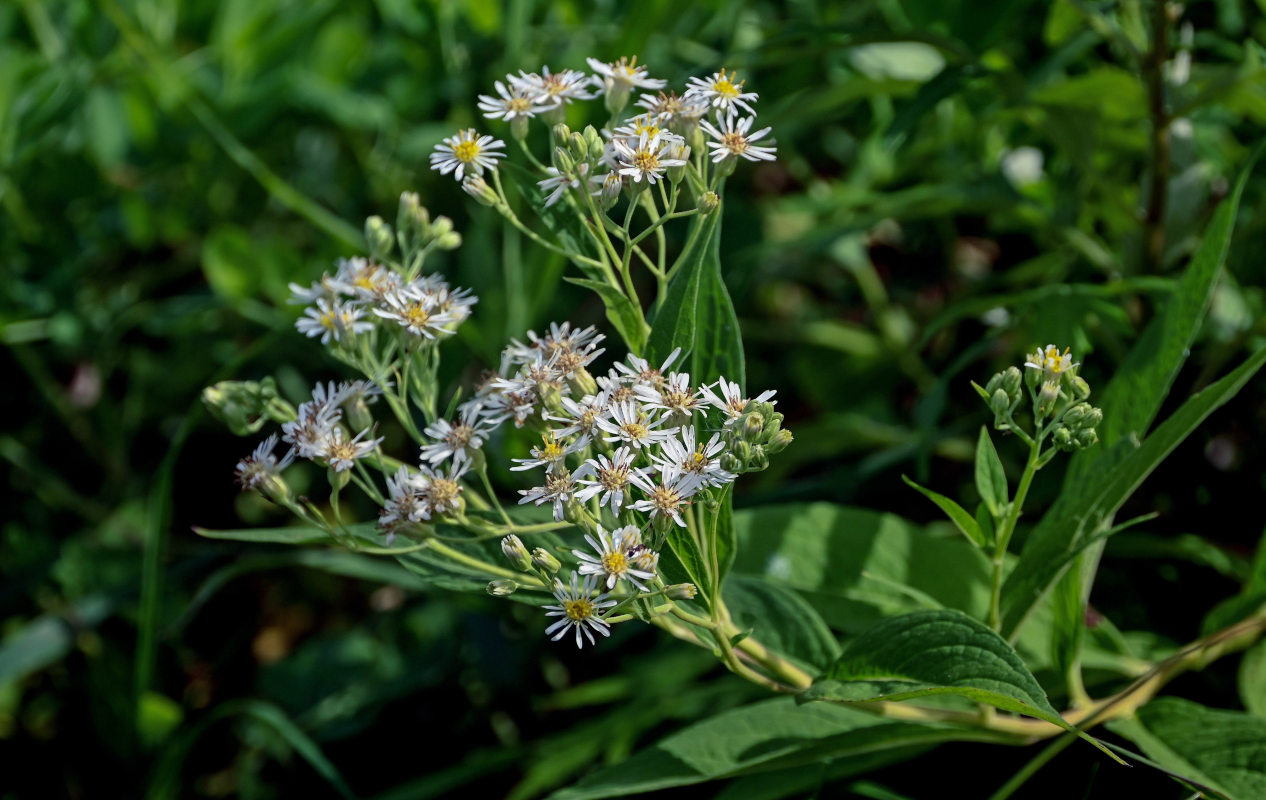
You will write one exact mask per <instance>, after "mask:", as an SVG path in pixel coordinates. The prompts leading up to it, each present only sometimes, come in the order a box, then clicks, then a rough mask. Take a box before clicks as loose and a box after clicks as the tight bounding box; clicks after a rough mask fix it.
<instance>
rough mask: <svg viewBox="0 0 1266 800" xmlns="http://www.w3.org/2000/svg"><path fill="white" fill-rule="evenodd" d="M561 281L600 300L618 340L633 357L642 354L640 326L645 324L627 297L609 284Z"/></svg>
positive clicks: (570, 279)
mask: <svg viewBox="0 0 1266 800" xmlns="http://www.w3.org/2000/svg"><path fill="white" fill-rule="evenodd" d="M563 280H565V281H567V282H568V283H574V284H576V285H577V286H583V287H585V288H586V289H589V290H590V291H592V292H594V293H595V294H597V295H598V297H600V298H602V304H603V305H604V306H606V309H607V319H608V320H609V321H610V322H611V325H612V326H614V327H615V329H616V331H617V332H618V333H619V334H620V338H622V339H624V343H625V344H626V345H628V346H629V350H630V351H631V352H632V353H633V354H634V355H637V354H639V353H641V352H642V348H643V346H644V345H643V339H644V337H645V333H644V331H643V329H642V326H643V325H644V324H645V323H643V321H642V315H641V313H640V312H639V311H638V309H637V307H636V306H634V305H633V301H631V300H629V297H628V295H626V294H625V293H624V292H622V291H620V290H619V289H617V288H615V287H614V286H612V285H611V284H609V283H603V282H602V281H596V280H590V279H589V278H573V277H571V276H564V277H563Z"/></svg>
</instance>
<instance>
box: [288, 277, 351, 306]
mask: <svg viewBox="0 0 1266 800" xmlns="http://www.w3.org/2000/svg"><path fill="white" fill-rule="evenodd" d="M339 291H340V290H339V287H338V285H337V283H336V281H335V279H334V278H332V277H330V274H329V273H328V272H327V273H326V274H324V275H322V276H321V280H319V281H317V282H316V283H314V284H312V285H311V286H300V285H299V284H297V283H291V284H290V297H289V299H287V300H286V302H287V303H288V304H290V305H294V306H306V305H311V304H312V303H315V302H317V301H318V300H324V301H326V302H327V303H333V302H334V301H335V300H338V299H339Z"/></svg>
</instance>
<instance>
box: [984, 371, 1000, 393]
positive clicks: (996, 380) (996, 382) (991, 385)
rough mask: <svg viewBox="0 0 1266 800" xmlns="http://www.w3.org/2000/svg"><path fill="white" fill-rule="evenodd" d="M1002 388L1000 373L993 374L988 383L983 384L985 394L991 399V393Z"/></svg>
mask: <svg viewBox="0 0 1266 800" xmlns="http://www.w3.org/2000/svg"><path fill="white" fill-rule="evenodd" d="M1001 388H1002V373H1001V372H995V373H994V374H993V377H991V378H990V379H989V382H988V383H986V384H985V392H986V393H987V394H988V395H989V396H990V397H993V393H994V392H996V391H998V390H999V389H1001Z"/></svg>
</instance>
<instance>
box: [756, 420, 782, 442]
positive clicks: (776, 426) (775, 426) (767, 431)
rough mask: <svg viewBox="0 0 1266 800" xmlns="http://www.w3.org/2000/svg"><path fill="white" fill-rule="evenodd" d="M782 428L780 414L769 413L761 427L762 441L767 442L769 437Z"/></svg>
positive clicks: (772, 436)
mask: <svg viewBox="0 0 1266 800" xmlns="http://www.w3.org/2000/svg"><path fill="white" fill-rule="evenodd" d="M780 430H782V414H778V413H775V414H771V415H770V416H769V419H768V420H766V422H765V427H764V428H762V429H761V432H760V438H761V441H762V442H768V441H769V440H770V439H772V438H774V436H775V435H776V434H777V433H778V431H780Z"/></svg>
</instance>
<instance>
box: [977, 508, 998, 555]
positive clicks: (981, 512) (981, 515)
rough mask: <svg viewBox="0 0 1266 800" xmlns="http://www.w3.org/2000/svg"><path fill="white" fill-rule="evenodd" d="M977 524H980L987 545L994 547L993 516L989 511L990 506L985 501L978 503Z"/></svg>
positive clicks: (987, 546)
mask: <svg viewBox="0 0 1266 800" xmlns="http://www.w3.org/2000/svg"><path fill="white" fill-rule="evenodd" d="M976 524H977V525H978V526H980V533H981V535H982V536H984V538H985V547H986V548H990V547H993V544H994V529H993V516H992V515H991V514H990V513H989V506H987V505H985V504H984V503H977V504H976Z"/></svg>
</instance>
